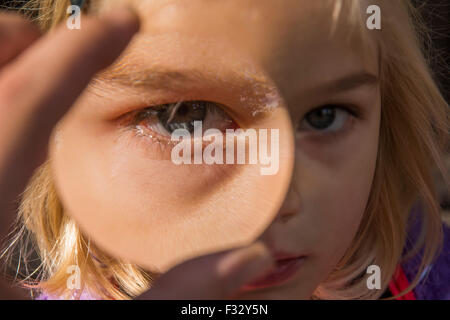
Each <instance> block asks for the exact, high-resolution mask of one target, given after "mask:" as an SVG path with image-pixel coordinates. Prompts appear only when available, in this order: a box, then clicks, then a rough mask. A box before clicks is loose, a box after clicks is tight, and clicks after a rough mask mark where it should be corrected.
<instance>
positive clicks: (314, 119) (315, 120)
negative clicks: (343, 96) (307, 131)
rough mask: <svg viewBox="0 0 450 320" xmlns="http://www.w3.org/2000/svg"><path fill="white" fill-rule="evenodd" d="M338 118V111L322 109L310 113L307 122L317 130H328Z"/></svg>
mask: <svg viewBox="0 0 450 320" xmlns="http://www.w3.org/2000/svg"><path fill="white" fill-rule="evenodd" d="M335 118H336V110H335V109H333V108H322V109H319V110H314V111H312V112H310V113H309V114H308V115H307V117H306V120H307V121H308V122H309V124H310V125H311V126H313V127H314V128H316V129H322V130H323V129H326V128H328V127H329V126H331V125H332V124H333V122H334V120H335Z"/></svg>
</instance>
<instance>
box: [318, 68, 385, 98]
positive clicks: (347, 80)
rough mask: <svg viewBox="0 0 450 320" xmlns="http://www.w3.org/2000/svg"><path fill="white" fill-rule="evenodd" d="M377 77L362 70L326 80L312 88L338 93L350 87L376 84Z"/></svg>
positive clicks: (350, 88)
mask: <svg viewBox="0 0 450 320" xmlns="http://www.w3.org/2000/svg"><path fill="white" fill-rule="evenodd" d="M378 82H379V79H378V77H377V76H376V75H374V74H372V73H369V72H366V71H362V72H356V73H352V74H349V75H346V76H344V77H342V78H338V79H335V80H331V81H328V82H326V83H324V84H321V85H319V86H318V87H316V88H314V89H313V90H314V91H317V92H329V93H339V92H344V91H350V90H352V89H355V88H358V87H361V86H365V85H369V86H373V85H376V84H378Z"/></svg>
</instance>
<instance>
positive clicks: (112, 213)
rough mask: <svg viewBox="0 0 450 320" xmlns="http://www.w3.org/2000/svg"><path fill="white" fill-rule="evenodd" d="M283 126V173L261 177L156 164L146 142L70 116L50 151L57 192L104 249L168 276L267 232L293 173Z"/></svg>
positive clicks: (249, 170) (222, 168)
mask: <svg viewBox="0 0 450 320" xmlns="http://www.w3.org/2000/svg"><path fill="white" fill-rule="evenodd" d="M283 119H286V120H287V118H283ZM283 121H284V120H283ZM282 125H283V127H287V128H288V129H286V130H283V131H282V132H280V138H281V139H280V142H281V143H280V168H279V169H280V170H279V172H278V174H276V175H272V176H262V175H261V174H260V166H258V165H181V166H177V165H175V164H173V163H172V162H171V161H170V160H155V158H157V157H154V156H152V155H149V149H148V148H147V149H144V148H142V145H141V144H142V143H141V142H139V143H134V142H130V141H131V135H128V134H125V135H124V133H123V132H120V131H119V130H116V129H114V128H112V127H108V126H106V127H103V126H102V125H100V124H99V123H97V122H91V123H89V122H88V123H86V122H85V121H80V118H78V117H77V115H72V116H70V117H68V118H67V119H65V121H64V122H63V123H62V124H61V125H60V127H59V131H58V135H57V137H58V140H59V143H58V144H55V145H54V146H53V147H52V148H51V155H52V159H51V160H52V166H53V171H54V176H55V180H56V184H57V189H58V193H59V195H60V197H61V199H62V202H63V204H64V208H65V209H66V211H67V213H68V214H69V215H71V216H72V217H73V218H74V219H75V220H76V221H77V223H78V225H79V226H80V227H81V228H82V229H83V231H84V232H85V233H87V235H89V236H90V237H92V239H93V240H94V241H95V242H96V244H97V245H98V246H99V247H100V248H102V249H104V250H106V251H107V252H109V253H110V254H112V255H114V256H118V257H120V258H123V259H127V260H130V261H131V262H134V263H137V264H139V265H141V266H143V267H146V268H148V269H150V270H154V271H165V270H167V269H168V268H170V267H171V266H173V265H174V264H176V263H179V262H181V261H183V260H186V259H188V258H191V257H194V256H198V255H201V254H206V253H210V252H213V251H218V250H225V249H228V248H230V247H235V246H240V245H243V244H245V243H248V242H250V241H252V240H254V239H255V238H257V237H258V235H259V234H260V233H261V232H262V231H263V230H264V228H266V227H267V225H268V224H269V223H270V221H271V220H272V219H273V217H274V215H275V214H276V212H277V210H278V207H279V206H280V204H281V201H282V200H283V197H284V194H285V192H286V189H287V186H288V183H289V180H290V175H291V171H292V158H293V157H292V156H293V151H292V150H293V147H292V134H291V132H292V131H291V130H290V128H289V126H287V123H284V124H282ZM278 126H279V124H277V127H278ZM133 139H139V138H138V137H133ZM145 143H146V142H145ZM152 152H153V151H152ZM154 152H156V151H154Z"/></svg>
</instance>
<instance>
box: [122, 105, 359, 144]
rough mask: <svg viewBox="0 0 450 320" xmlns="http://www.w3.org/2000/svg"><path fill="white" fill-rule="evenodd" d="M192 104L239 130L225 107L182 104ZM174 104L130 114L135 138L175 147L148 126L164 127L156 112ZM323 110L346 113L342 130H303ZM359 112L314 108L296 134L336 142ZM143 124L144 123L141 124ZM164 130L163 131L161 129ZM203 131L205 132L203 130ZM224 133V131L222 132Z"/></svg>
mask: <svg viewBox="0 0 450 320" xmlns="http://www.w3.org/2000/svg"><path fill="white" fill-rule="evenodd" d="M193 102H203V103H207V104H208V112H211V106H212V105H214V106H215V107H216V109H217V110H216V111H213V112H218V113H219V114H220V115H222V116H226V117H228V118H229V119H230V121H231V122H229V123H228V124H229V125H230V127H232V128H233V129H237V128H239V126H238V125H237V123H236V122H235V120H234V119H232V118H231V116H229V115H228V113H227V112H226V111H225V110H224V109H227V108H226V106H223V105H221V104H218V103H213V102H209V101H195V100H193V101H183V103H193ZM174 104H175V103H170V104H163V105H157V106H152V107H147V108H145V109H140V110H137V111H135V112H132V118H131V119H132V120H131V127H132V129H133V131H134V132H135V134H136V136H137V137H139V138H147V139H150V141H149V142H153V143H156V144H157V145H158V147H159V148H161V151H164V150H165V149H166V148H167V147H173V146H174V145H175V143H174V142H172V141H171V139H170V133H169V132H167V131H166V134H161V132H157V131H158V130H152V127H151V126H150V128H149V126H148V122H149V121H153V124H152V126H155V125H156V126H158V127H159V129H161V128H164V126H163V125H162V124H161V122H160V119H159V118H158V115H157V114H158V112H160V111H162V110H164V108H168V107H169V106H171V105H174ZM324 108H330V109H334V110H338V111H343V112H346V113H348V115H349V117H350V118H349V119H347V120H346V121H345V123H344V124H343V128H342V129H339V130H336V131H327V130H318V129H314V128H308V129H306V130H305V128H302V125H301V123H302V122H304V121H306V118H307V116H308V115H309V114H311V113H312V112H316V111H318V110H321V109H324ZM361 117H362V115H361V112H360V110H359V108H358V107H356V106H353V105H339V104H326V105H322V106H319V107H316V108H314V109H312V110H310V111H308V113H306V115H305V116H304V117H303V118H302V119H301V123H300V125H299V127H298V128H297V130H296V132H297V133H296V134H297V135H298V134H308V135H309V136H312V137H314V138H317V139H320V140H323V139H326V140H328V139H333V140H336V139H338V138H339V137H341V136H342V135H343V134H345V133H346V132H348V131H350V130H351V128H352V126H353V124H354V123H355V119H357V118H361ZM143 122H144V123H143ZM163 130H164V129H163ZM203 130H206V129H205V128H203ZM223 131H225V130H223Z"/></svg>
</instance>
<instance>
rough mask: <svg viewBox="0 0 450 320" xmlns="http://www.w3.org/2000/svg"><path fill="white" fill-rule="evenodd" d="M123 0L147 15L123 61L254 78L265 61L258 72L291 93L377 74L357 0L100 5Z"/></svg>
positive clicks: (172, 0) (159, 0)
mask: <svg viewBox="0 0 450 320" xmlns="http://www.w3.org/2000/svg"><path fill="white" fill-rule="evenodd" d="M120 2H127V3H130V4H131V5H132V6H134V7H135V8H136V9H137V12H138V14H139V15H140V16H141V19H142V28H141V32H140V35H139V36H138V37H136V40H135V41H134V43H133V45H132V47H131V49H130V50H129V51H128V53H127V54H126V56H125V58H124V63H125V60H126V63H131V64H132V65H134V66H135V67H136V66H139V65H142V64H147V65H148V64H152V65H154V66H155V67H156V66H157V67H158V69H160V70H161V69H164V68H166V69H169V71H174V69H180V68H183V69H185V70H194V69H195V70H203V71H205V72H211V71H212V72H221V73H225V72H228V73H230V74H234V76H238V77H239V76H241V77H242V74H244V76H246V75H248V74H249V73H252V74H253V76H254V74H255V73H257V72H255V67H254V66H255V65H258V67H257V68H256V70H262V69H263V70H264V72H265V73H266V74H270V75H271V77H272V78H274V80H275V82H278V84H279V85H280V86H281V87H283V88H284V89H286V90H287V91H289V90H290V89H289V88H288V86H289V85H290V84H295V86H296V87H298V83H299V82H302V80H304V79H306V78H307V79H309V80H310V82H314V79H313V78H314V77H318V79H319V78H323V77H324V75H325V76H329V77H331V78H332V77H333V74H332V73H333V72H331V71H335V72H336V73H339V72H340V73H344V72H356V71H358V70H350V69H352V68H353V69H359V70H360V69H366V71H372V73H376V68H377V66H376V62H377V59H376V55H375V54H371V55H370V54H369V56H367V55H366V54H365V53H367V51H365V50H363V49H364V48H365V47H366V46H367V44H368V43H370V42H371V41H370V39H369V41H367V38H366V39H365V40H366V41H361V40H362V39H363V37H361V34H360V33H359V31H360V26H359V25H358V24H357V23H354V21H355V19H356V20H357V19H358V18H361V15H362V12H361V10H360V8H359V6H353V5H348V4H349V3H352V4H355V3H356V2H355V1H350V2H349V1H343V2H341V1H334V0H320V1H311V0H279V1H278V0H277V1H274V0H222V1H207V0H99V1H97V2H94V4H95V6H94V10H96V11H100V12H101V11H104V10H107V9H109V8H110V7H112V6H114V5H118V4H119V3H120ZM363 2H364V1H359V4H361V3H363ZM355 7H356V12H355ZM352 10H353V11H352ZM351 15H352V16H351ZM337 21H341V22H342V21H344V22H343V23H337ZM350 21H353V22H352V23H351V22H350ZM349 31H352V32H349ZM353 31H357V32H353ZM373 44H374V41H373V43H372V48H374V46H373ZM371 51H372V53H373V52H375V50H371ZM369 52H370V51H369ZM336 61H339V63H336ZM135 71H138V70H135ZM191 74H193V73H191ZM336 76H339V75H338V74H336ZM303 83H304V81H303ZM287 95H288V94H287Z"/></svg>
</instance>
